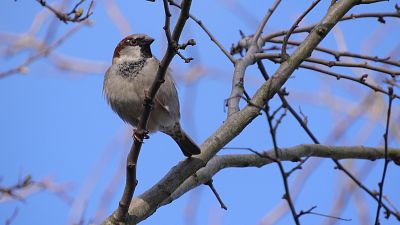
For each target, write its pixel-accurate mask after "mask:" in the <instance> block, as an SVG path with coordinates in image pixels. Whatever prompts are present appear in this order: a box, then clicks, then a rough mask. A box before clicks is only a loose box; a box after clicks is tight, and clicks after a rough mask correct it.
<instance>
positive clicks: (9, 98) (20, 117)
mask: <svg viewBox="0 0 400 225" xmlns="http://www.w3.org/2000/svg"><path fill="white" fill-rule="evenodd" d="M233 2H236V1H227V0H226V1H224V0H220V1H211V0H207V1H194V2H193V4H192V11H191V12H192V13H193V14H194V15H196V16H197V17H198V18H199V19H201V20H202V22H203V23H204V24H205V25H206V26H207V28H208V29H209V30H210V31H211V32H212V33H213V34H214V35H215V37H216V38H217V39H218V40H220V42H221V43H222V44H223V45H224V46H225V47H226V48H228V49H229V48H230V46H231V44H232V43H236V41H237V40H238V39H239V37H240V36H239V32H238V31H239V30H242V31H243V32H244V33H245V34H251V33H253V32H254V31H255V29H256V27H257V23H258V22H259V21H260V20H261V18H262V16H263V15H264V13H265V12H266V10H267V9H268V7H269V6H270V4H271V1H262V0H257V1H256V0H253V1H248V2H246V3H245V2H244V1H242V2H241V3H240V6H235V5H234V4H233ZM238 2H240V1H238ZM328 2H330V1H325V2H324V3H321V4H320V5H318V6H317V8H316V9H315V10H314V11H313V12H312V13H311V14H310V15H309V16H307V17H306V18H305V20H304V23H303V24H311V23H314V22H316V21H318V19H319V18H321V17H322V16H323V13H324V12H326V9H327V3H328ZM310 3H311V1H299V2H296V3H293V2H290V1H284V2H283V3H282V5H281V6H279V8H278V10H277V11H276V14H274V15H273V16H272V17H271V20H270V22H269V23H268V24H267V26H266V28H265V32H271V31H276V30H281V29H288V28H289V27H290V26H291V23H292V22H293V21H294V20H295V19H296V18H297V16H298V15H299V14H300V13H301V12H302V11H304V9H305V8H306V7H307V6H308V5H309V4H310ZM395 3H396V2H393V1H391V2H389V3H386V2H385V3H379V4H372V5H366V6H360V7H357V8H355V9H354V10H353V12H374V11H385V12H387V11H390V12H392V11H394V4H395ZM117 4H118V5H119V6H120V9H121V10H122V12H123V14H124V15H125V16H126V19H127V21H128V22H129V24H130V26H131V28H132V32H134V33H146V34H149V35H150V36H152V37H155V38H156V41H155V43H154V44H153V53H154V54H155V55H156V56H157V57H158V58H161V57H162V56H163V49H164V48H165V38H164V33H163V30H162V26H163V23H164V20H163V18H164V17H163V10H162V2H161V1H156V3H150V2H147V1H117ZM232 4H233V6H232ZM0 7H1V8H2V9H3V12H2V13H1V14H0V32H1V33H3V34H5V33H13V34H18V35H21V34H23V33H24V32H26V31H27V30H28V28H29V27H30V25H31V23H32V21H33V19H34V17H35V15H36V14H37V13H39V12H41V11H42V7H41V6H40V5H39V4H38V3H37V2H36V1H17V2H14V1H2V2H1V3H0ZM106 7H108V6H107V4H106V2H105V1H97V2H96V7H95V9H94V14H93V16H92V17H91V20H93V24H92V25H91V26H86V27H83V28H82V29H80V30H79V31H78V32H77V33H75V34H74V35H73V36H71V38H69V39H68V40H67V41H66V42H65V43H63V44H62V45H61V46H59V47H58V48H57V49H56V50H55V51H56V53H57V54H60V55H65V56H68V57H74V58H78V59H86V60H91V61H95V62H97V63H98V64H96V65H98V67H96V68H95V70H96V71H101V70H102V69H103V68H104V66H108V65H109V64H110V63H111V57H112V52H113V50H114V47H115V46H116V44H117V43H118V42H119V40H120V39H122V38H123V35H122V34H121V33H120V32H119V30H118V28H117V27H116V26H115V24H114V23H113V22H112V21H111V20H110V17H109V16H108V14H107V12H106V10H105V8H106ZM235 7H236V8H235ZM4 9H7V10H4ZM173 12H176V11H173ZM50 16H52V15H50ZM49 21H51V20H49V19H48V18H47V20H46V22H45V23H44V26H43V27H42V28H41V29H40V30H39V32H38V34H37V37H38V38H39V39H41V38H43V37H44V36H45V34H46V27H47V26H48V25H49V24H50V22H49ZM56 22H57V21H56ZM74 26H75V24H72V23H70V24H63V23H61V22H60V23H59V25H58V26H57V29H56V30H55V39H57V37H60V36H62V34H63V33H65V32H66V31H67V30H69V29H71V28H72V27H74ZM339 27H340V30H336V35H333V34H330V35H329V36H328V37H327V38H326V40H324V41H323V43H322V45H323V46H327V47H332V48H334V49H337V48H338V47H337V40H338V37H339V36H340V31H342V34H343V37H344V39H345V41H346V43H347V47H348V49H349V50H351V51H354V52H361V53H365V51H367V53H370V54H372V55H379V56H387V55H388V54H389V53H390V52H391V50H392V49H393V48H394V47H396V46H398V44H399V42H398V40H399V38H400V37H399V35H400V34H399V32H390V31H393V30H396V29H397V30H398V27H399V21H398V20H397V21H396V20H394V19H387V23H386V24H385V25H382V24H379V23H377V22H376V21H375V19H364V20H360V21H359V22H354V21H348V22H343V23H341V24H340V26H339ZM379 34H384V35H379ZM338 35H339V36H338ZM381 36H383V37H381ZM302 37H304V36H302V35H293V39H294V40H301V38H302ZM182 38H183V40H186V39H188V38H194V39H195V40H196V42H197V45H196V46H195V47H189V48H188V50H187V51H184V52H183V53H184V54H185V55H187V56H192V57H194V58H195V60H194V61H193V62H192V63H191V64H184V63H183V62H182V60H180V59H179V58H178V57H175V59H174V60H173V63H172V70H173V71H174V75H175V78H176V80H177V85H178V92H179V96H180V101H181V114H182V124H183V127H184V128H185V129H186V130H187V132H188V133H189V134H190V135H191V136H192V137H193V139H194V140H196V142H197V143H199V144H200V143H202V141H204V140H205V139H206V138H207V137H208V136H209V135H210V134H212V133H213V132H214V131H215V129H217V128H218V127H219V126H220V125H221V124H222V123H223V121H224V120H225V118H226V112H225V111H224V109H223V103H224V99H226V98H227V97H228V96H229V94H230V86H231V84H230V81H231V76H232V71H233V67H232V65H231V64H230V62H229V60H228V59H227V58H226V57H225V56H224V55H223V54H222V53H221V52H220V51H219V50H218V49H217V48H216V46H215V45H214V44H213V43H212V42H211V41H210V40H209V38H208V37H207V36H206V34H205V33H204V32H203V31H202V30H201V29H200V28H199V27H198V26H197V25H196V24H195V23H193V22H192V21H189V22H188V24H187V26H186V27H185V32H184V35H183V37H182ZM371 40H378V43H375V42H373V41H371ZM366 46H367V47H366ZM5 47H6V46H5V45H4V44H1V45H0V50H2V52H3V50H4V49H5ZM369 47H371V49H370V50H369ZM30 52H31V51H29V50H28V51H24V52H21V53H20V54H17V55H15V56H13V57H4V55H2V57H1V59H0V72H2V71H5V70H7V69H9V68H13V67H15V66H16V65H19V64H20V63H21V62H22V61H23V60H24V59H25V58H26V57H27V56H28V55H29V53H30ZM397 59H399V57H398V55H397ZM195 65H202V66H204V67H205V68H207V70H206V73H204V74H203V75H202V77H200V78H199V79H198V80H196V82H194V83H191V84H188V82H185V76H187V73H185V71H188V69H190V68H193V67H194V66H195ZM266 65H267V68H268V69H269V70H270V72H272V71H273V70H274V69H275V68H276V65H273V64H269V63H268V64H266ZM346 71H347V72H349V71H350V73H352V72H353V71H351V70H346ZM246 82H247V83H246V88H247V90H248V91H249V93H254V91H255V90H256V89H257V87H258V86H259V85H260V84H261V83H262V82H263V80H262V77H261V76H260V74H259V73H258V71H257V70H256V67H254V66H253V67H251V68H249V69H248V71H247V73H246ZM102 85H103V73H102V72H91V73H74V72H69V71H60V70H59V69H57V68H56V67H54V66H53V65H52V64H51V57H49V58H43V59H40V60H38V61H36V62H34V63H32V64H31V65H29V67H28V73H27V74H15V75H12V76H9V77H6V78H3V79H0V104H1V105H0V112H1V117H0V151H1V153H2V157H0V177H1V183H0V184H1V185H4V186H7V185H11V184H13V183H15V182H16V181H17V180H18V177H21V176H24V175H27V174H31V175H32V177H33V179H34V180H42V179H44V178H48V179H51V181H52V182H54V183H55V184H58V185H61V186H63V187H66V193H67V195H68V196H70V198H71V199H72V203H71V202H70V203H67V202H66V201H64V200H63V199H62V198H60V197H59V196H57V195H56V194H54V193H52V192H48V191H43V192H39V193H35V194H32V195H30V196H29V197H28V198H27V199H26V200H25V201H23V202H21V201H8V202H5V203H3V202H1V203H0V221H1V222H3V221H4V220H6V219H7V218H8V217H9V216H10V215H11V214H12V212H13V210H14V209H15V208H16V207H17V208H18V215H17V217H16V219H15V220H14V221H13V223H12V224H43V225H46V224H69V223H71V221H74V220H76V219H77V218H78V219H79V218H80V215H81V214H82V210H83V209H84V211H83V213H84V218H85V220H86V221H88V220H91V219H93V218H96V219H95V222H99V220H101V218H104V216H107V215H109V213H111V212H112V210H114V209H115V208H116V206H117V203H118V200H119V197H120V195H121V192H122V189H123V185H124V183H123V181H124V174H123V166H124V165H123V163H124V162H125V156H126V153H127V151H128V149H129V147H130V144H131V138H130V137H131V128H130V127H129V126H128V125H126V124H124V123H123V122H122V121H121V120H120V119H119V118H118V116H117V115H115V114H114V113H113V112H112V110H111V109H110V108H109V106H108V105H107V103H106V101H105V100H104V97H103V96H102ZM352 85H354V84H352V83H351V82H347V81H340V82H339V81H336V79H332V78H327V77H326V76H324V75H320V74H317V73H314V72H309V71H302V70H301V71H296V72H295V74H294V77H293V78H292V79H289V81H288V82H287V83H286V84H285V86H286V87H287V89H288V91H290V92H291V95H290V96H289V100H290V102H291V103H292V104H293V106H294V107H295V108H296V110H298V109H299V108H300V107H301V110H302V112H304V113H305V114H307V116H308V120H309V126H310V128H311V129H312V130H313V131H314V132H315V133H316V134H317V136H318V138H319V139H320V140H322V141H323V143H325V142H324V141H326V140H328V139H329V136H330V132H331V131H332V129H333V128H334V127H335V125H336V124H337V123H338V121H340V120H341V119H342V118H344V117H345V115H346V108H351V107H356V106H357V104H360V99H362V96H365V95H366V94H367V93H369V90H368V89H366V88H364V87H359V86H357V85H356V87H357V89H356V93H354V92H352V91H351V90H349V89H353V88H352V87H353V86H352ZM323 93H330V94H331V95H332V96H334V97H335V98H332V99H337V100H338V101H339V100H340V102H341V103H343V104H344V107H343V106H342V107H343V108H345V109H341V110H338V109H335V108H334V107H333V105H335V104H334V102H328V103H327V102H325V101H324V100H323ZM310 94H311V95H310ZM385 99H386V98H384V97H382V96H380V98H377V100H376V101H383V103H382V104H384V102H385ZM395 104H397V106H398V102H395ZM272 105H275V106H277V105H278V102H277V101H273V102H272ZM331 105H332V108H330V107H329V106H331ZM375 107H376V106H375ZM397 109H398V107H397ZM373 110H377V109H376V108H371V111H373ZM394 116H396V114H395V115H394ZM382 118H383V117H382ZM382 121H383V120H378V121H377V122H376V121H374V120H373V119H372V118H370V117H368V116H363V117H361V118H359V119H358V120H357V121H356V122H355V123H354V125H352V126H351V127H350V129H349V131H348V132H346V133H345V134H344V135H343V138H341V139H340V140H338V141H335V142H332V143H328V144H337V145H370V146H376V145H381V144H382V138H381V137H382V134H383V132H384V126H383V125H382V124H383V123H382ZM366 124H372V125H371V126H372V127H370V132H369V133H368V135H367V138H365V137H364V138H362V137H360V138H358V135H360V134H361V133H362V131H363V128H365V125H366ZM393 138H395V137H393ZM398 139H399V137H397V140H398ZM360 140H363V141H361V142H360ZM303 143H311V140H310V139H309V138H308V137H307V135H306V134H305V133H304V132H302V130H301V128H300V127H299V126H298V125H297V124H296V122H295V121H294V119H293V118H292V117H291V116H287V117H286V118H285V120H284V122H283V123H282V125H281V127H280V128H279V130H278V144H279V145H280V146H282V147H289V146H294V145H297V144H303ZM228 146H231V147H251V148H253V149H256V150H260V151H261V150H265V149H270V148H271V146H272V145H271V141H270V136H269V133H268V127H267V123H266V121H265V118H264V117H263V116H261V117H258V118H256V119H255V120H254V122H253V123H252V124H250V125H249V126H248V127H247V128H246V129H245V130H244V131H243V133H242V134H241V135H239V136H238V137H237V138H235V139H234V140H233V141H232V142H231V143H229V144H228ZM392 146H393V147H399V142H398V141H397V142H396V141H393V142H392ZM231 152H232V150H222V151H221V152H220V154H229V153H231ZM243 153H246V152H243ZM182 159H183V155H182V154H181V152H180V150H179V149H178V147H177V146H176V144H175V143H174V142H173V140H172V139H171V138H169V137H168V136H166V135H164V134H161V133H156V134H154V135H152V136H151V138H150V139H149V140H146V142H145V144H144V146H143V149H142V151H141V155H140V158H139V168H138V180H139V185H138V187H137V189H136V194H139V193H142V192H143V191H145V190H147V189H148V188H149V187H151V186H152V185H153V184H154V183H156V182H157V181H158V180H159V179H160V178H161V177H162V176H163V175H164V174H165V173H166V172H167V171H168V170H169V168H171V167H172V166H174V165H175V164H176V163H177V162H178V161H179V160H182ZM317 161H318V160H314V161H311V162H310V163H309V164H310V165H312V164H313V163H317ZM345 164H346V165H348V166H350V165H353V166H355V167H356V168H370V167H373V168H372V172H371V173H370V174H369V175H368V176H367V177H366V179H365V180H364V182H365V184H366V185H368V186H369V187H371V188H374V189H375V188H377V183H378V180H379V179H380V174H381V168H382V164H381V163H380V162H364V161H354V162H347V163H345ZM294 165H296V164H293V163H285V166H286V168H287V169H290V168H291V167H292V166H294ZM333 167H334V164H333V163H332V162H331V161H329V160H323V161H321V162H320V164H319V166H318V167H317V169H315V172H313V173H312V175H311V176H310V177H309V178H308V179H307V180H306V181H305V185H304V187H303V189H302V191H301V193H300V195H299V198H298V199H297V200H296V204H295V205H296V209H297V210H307V209H309V208H310V207H312V206H314V205H317V206H318V208H317V210H316V211H317V212H320V213H326V214H329V213H330V212H331V211H330V210H331V206H332V204H333V203H334V202H335V196H337V194H338V192H339V190H340V186H341V185H342V183H341V182H344V181H345V182H347V181H348V179H347V178H343V174H342V173H341V172H339V171H337V170H334V169H333ZM301 173H303V171H301V172H298V174H301ZM398 173H399V169H398V167H396V166H394V165H392V164H391V165H390V166H389V172H388V175H387V183H386V186H385V191H387V194H388V196H389V197H390V198H391V200H392V201H393V202H394V203H395V204H397V205H398V204H399V202H400V198H399V195H398V194H397V192H396V189H397V190H398V187H399V184H400V183H399V181H398V179H397V178H396V174H398ZM293 180H295V178H291V179H290V181H291V183H293ZM214 185H215V187H216V188H217V190H218V191H219V193H220V195H221V197H222V199H223V200H224V202H225V204H226V205H227V206H228V211H224V210H222V209H220V208H219V204H218V202H217V201H216V199H215V197H214V196H213V195H212V193H211V191H210V190H209V189H208V188H207V187H205V186H201V187H199V188H196V189H194V190H192V191H190V192H189V193H187V194H185V195H184V196H183V197H182V198H180V199H178V200H177V201H175V202H173V203H171V204H170V205H167V206H164V207H162V208H160V209H158V210H157V211H156V213H155V214H154V215H152V216H151V217H150V218H149V219H148V220H146V221H144V222H142V224H166V223H167V222H168V223H167V224H177V225H181V224H182V225H186V224H188V225H189V224H193V225H197V224H198V225H200V224H259V222H260V221H261V220H262V218H263V217H264V216H265V215H267V213H268V212H269V211H270V210H271V209H273V208H274V206H275V205H277V204H279V203H284V202H283V201H282V199H281V197H282V195H283V193H284V190H283V185H282V179H281V177H280V175H279V171H278V168H277V166H276V165H269V166H266V167H264V168H261V169H254V168H246V169H227V170H224V171H222V172H220V173H218V174H217V175H216V176H215V177H214ZM293 188H295V187H293ZM108 189H109V190H111V193H112V194H104V193H107V192H106V191H107V190H108ZM356 193H357V194H356V195H355V196H361V197H363V198H365V204H366V205H367V206H366V207H367V208H368V210H370V211H369V212H370V213H371V216H370V217H371V218H373V217H374V212H375V207H376V204H375V203H374V202H373V201H372V200H370V198H368V197H366V195H365V194H364V193H363V192H361V191H357V192H356ZM354 199H357V197H354V196H353V197H352V198H350V203H349V205H347V207H346V208H345V209H344V211H343V213H342V214H341V215H340V216H341V217H343V218H351V219H352V221H351V222H341V221H338V223H337V224H360V221H359V220H358V217H357V216H356V215H357V214H356V212H357V210H356V209H357V207H359V205H357V204H355V201H353V200H354ZM102 205H105V206H106V207H102ZM99 208H102V209H104V210H105V212H104V213H103V214H101V213H99ZM188 209H195V210H194V212H195V213H194V214H193V215H192V216H190V215H191V214H189V213H188ZM97 215H100V216H98V217H97ZM291 220H292V219H291V217H290V216H289V215H287V216H285V217H284V218H283V219H282V220H280V221H279V223H278V224H290V223H292V221H291ZM166 221H167V222H166ZM321 221H324V218H321V217H318V216H313V215H308V216H305V217H302V222H303V224H319V223H321ZM370 221H372V219H371V220H370ZM382 222H383V224H396V221H395V220H394V219H391V220H388V221H386V220H383V221H382Z"/></svg>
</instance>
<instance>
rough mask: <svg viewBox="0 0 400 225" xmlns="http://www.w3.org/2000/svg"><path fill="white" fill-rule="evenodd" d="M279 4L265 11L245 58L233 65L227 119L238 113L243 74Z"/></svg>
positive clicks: (252, 61) (252, 59)
mask: <svg viewBox="0 0 400 225" xmlns="http://www.w3.org/2000/svg"><path fill="white" fill-rule="evenodd" d="M280 3H281V0H275V2H274V3H273V5H272V6H271V8H269V9H268V10H267V12H266V13H265V16H264V18H263V19H262V21H261V23H260V24H259V26H258V28H257V30H256V32H255V33H254V35H253V36H252V37H251V39H250V46H249V48H248V51H247V53H246V56H245V57H243V58H241V59H240V60H239V61H237V63H236V64H235V70H234V73H233V79H232V88H231V94H230V96H229V98H228V101H227V103H228V117H229V116H231V115H233V114H234V113H236V112H238V111H239V110H240V109H239V101H240V97H241V96H242V94H243V90H244V89H243V80H244V74H245V71H246V69H247V67H248V66H249V65H250V64H252V63H254V57H253V55H254V54H255V53H257V52H258V51H259V50H260V48H261V46H260V43H259V39H260V36H261V32H262V31H263V30H264V27H265V24H266V23H267V22H268V20H269V18H270V17H271V15H272V14H273V13H274V11H275V10H276V8H277V7H278V5H279V4H280Z"/></svg>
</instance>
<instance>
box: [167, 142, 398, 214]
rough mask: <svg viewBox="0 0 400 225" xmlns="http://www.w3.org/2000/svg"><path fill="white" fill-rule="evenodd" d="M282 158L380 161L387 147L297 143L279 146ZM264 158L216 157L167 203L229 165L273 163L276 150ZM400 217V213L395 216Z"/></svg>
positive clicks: (392, 152) (392, 153)
mask: <svg viewBox="0 0 400 225" xmlns="http://www.w3.org/2000/svg"><path fill="white" fill-rule="evenodd" d="M279 152H280V155H279V159H280V160H281V161H289V162H292V161H297V160H299V159H301V158H304V157H308V156H310V157H318V158H334V159H337V160H340V159H364V160H377V159H384V157H385V150H384V148H382V147H379V148H376V147H364V146H326V145H319V144H308V145H297V146H294V147H290V148H281V149H280V151H279ZM260 154H261V155H262V156H264V157H260V156H258V155H257V154H232V155H222V156H215V157H213V158H212V159H211V160H210V161H209V162H208V163H207V166H205V167H204V168H202V169H200V170H199V171H197V172H196V173H195V175H193V176H191V177H190V178H188V179H187V180H185V182H183V183H182V184H181V185H180V186H179V187H178V188H177V189H176V190H175V191H174V192H173V193H172V194H171V195H170V196H169V197H168V198H167V199H165V201H164V202H162V203H161V206H162V205H166V204H168V203H170V202H172V201H174V200H175V199H178V198H179V197H180V196H182V195H183V194H185V193H186V192H188V191H189V190H191V189H193V188H195V187H197V186H200V185H202V184H204V183H205V182H207V181H208V180H209V179H210V178H212V177H213V176H214V175H215V174H217V173H218V172H219V171H221V170H223V169H227V168H242V167H257V168H260V167H263V166H266V165H269V164H271V163H274V160H271V159H269V158H272V159H274V158H275V151H274V150H273V149H271V150H268V151H265V152H261V153H260ZM388 157H389V160H393V161H395V162H397V164H398V165H400V149H390V148H389V150H388ZM396 217H397V218H400V215H397V216H396Z"/></svg>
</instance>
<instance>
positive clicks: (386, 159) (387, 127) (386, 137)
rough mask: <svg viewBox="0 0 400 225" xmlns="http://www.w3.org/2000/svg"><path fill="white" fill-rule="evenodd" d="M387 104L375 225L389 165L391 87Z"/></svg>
mask: <svg viewBox="0 0 400 225" xmlns="http://www.w3.org/2000/svg"><path fill="white" fill-rule="evenodd" d="M388 92H389V106H388V111H387V116H386V130H385V134H384V135H383V139H384V141H385V163H384V165H383V171H382V179H381V182H379V183H378V186H379V199H378V207H377V209H376V217H375V225H379V224H380V222H379V216H380V211H381V208H382V195H383V187H384V183H385V178H386V171H387V168H388V165H389V162H390V161H389V157H388V144H389V141H388V136H389V127H390V114H391V112H392V102H393V99H394V97H393V88H392V87H389V91H388Z"/></svg>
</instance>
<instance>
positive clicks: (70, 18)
mask: <svg viewBox="0 0 400 225" xmlns="http://www.w3.org/2000/svg"><path fill="white" fill-rule="evenodd" d="M36 1H37V2H38V3H39V4H41V5H42V6H43V7H45V8H47V9H49V10H50V11H51V12H52V13H53V14H54V15H55V16H56V17H57V18H58V19H59V20H61V21H63V22H64V23H68V22H82V21H84V20H86V19H87V18H89V17H90V16H91V15H92V14H93V12H92V9H93V6H94V2H93V0H91V2H90V4H89V7H88V9H87V11H86V15H85V16H83V17H82V14H83V9H82V8H78V7H79V6H80V5H81V4H82V3H83V2H85V0H80V1H79V2H78V3H77V4H76V5H75V6H74V8H73V9H72V10H71V11H70V12H69V13H65V12H61V11H59V10H57V9H56V8H54V7H53V6H51V5H49V4H47V2H46V1H45V0H36Z"/></svg>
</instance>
